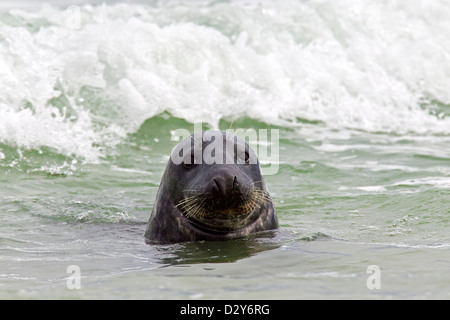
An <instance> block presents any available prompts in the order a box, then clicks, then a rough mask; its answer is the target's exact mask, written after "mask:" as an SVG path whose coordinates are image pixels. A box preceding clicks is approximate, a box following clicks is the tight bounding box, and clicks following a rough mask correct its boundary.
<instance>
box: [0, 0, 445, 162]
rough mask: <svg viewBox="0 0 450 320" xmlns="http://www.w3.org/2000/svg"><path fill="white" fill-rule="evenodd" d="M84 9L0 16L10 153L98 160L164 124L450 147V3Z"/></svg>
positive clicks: (1, 107) (0, 116)
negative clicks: (340, 133) (347, 134)
mask: <svg viewBox="0 0 450 320" xmlns="http://www.w3.org/2000/svg"><path fill="white" fill-rule="evenodd" d="M79 8H80V10H79V12H80V24H79V28H74V25H71V24H68V21H67V19H69V18H70V16H68V13H67V12H66V10H64V8H55V7H50V6H46V7H43V8H42V9H41V10H40V11H37V12H26V11H19V10H13V11H10V12H9V13H5V14H4V15H3V16H2V18H1V19H2V21H0V24H1V31H0V87H1V88H2V95H1V96H0V142H3V143H9V144H14V145H17V146H20V147H24V148H39V147H40V146H49V147H52V148H55V149H56V150H57V151H58V152H61V153H64V154H75V155H78V156H82V157H85V158H87V159H97V158H98V157H99V156H101V155H102V153H103V152H104V151H103V149H102V148H103V147H104V146H105V145H106V146H114V145H115V144H116V143H118V142H120V141H121V139H123V137H124V136H125V135H126V134H127V133H130V132H135V131H136V130H137V129H138V128H139V126H140V125H141V124H142V123H143V122H144V121H145V120H146V119H147V118H149V117H152V116H154V115H156V114H159V113H161V112H163V111H168V112H170V113H172V114H173V115H174V116H177V117H181V118H184V119H186V120H188V121H191V122H195V121H202V122H209V123H211V124H212V125H213V126H216V127H217V123H218V121H219V120H220V119H221V118H236V117H241V116H248V117H251V118H256V119H259V120H262V121H266V122H269V123H272V124H276V125H292V123H293V122H294V123H295V122H296V119H297V118H301V119H307V120H317V121H321V122H323V123H325V125H326V126H328V127H330V128H341V129H342V128H353V129H357V130H363V131H371V132H379V131H383V132H395V133H397V134H404V133H412V134H414V135H417V134H421V135H428V134H437V135H448V134H450V117H449V116H448V115H447V116H446V114H445V112H437V113H435V114H433V112H431V111H430V110H429V107H428V105H427V103H426V102H427V101H439V102H440V103H443V104H450V91H449V90H448V88H449V87H450V77H449V76H448V75H449V74H450V69H449V68H450V67H449V64H448V63H447V62H448V57H447V52H450V44H449V42H448V41H447V39H448V38H450V23H449V22H448V16H449V13H450V4H449V2H448V1H438V0H436V1H433V3H432V4H430V3H429V2H428V1H426V2H425V1H421V0H412V1H408V4H403V3H394V2H391V1H387V0H385V1H378V2H377V3H376V4H375V3H373V2H371V1H362V0H361V1H353V0H348V1H314V2H311V1H305V2H300V1H299V2H288V1H286V2H284V1H283V2H278V1H277V2H276V3H274V2H269V1H264V2H262V3H261V4H260V5H256V4H255V5H248V4H246V2H244V1H231V2H228V3H215V4H212V2H211V3H210V4H209V5H207V4H205V3H202V2H189V3H183V4H174V3H171V2H167V3H164V2H163V3H160V4H158V5H157V6H154V7H151V6H147V5H144V4H131V3H130V4H117V5H100V6H94V7H93V6H83V7H79ZM327 151H328V150H327Z"/></svg>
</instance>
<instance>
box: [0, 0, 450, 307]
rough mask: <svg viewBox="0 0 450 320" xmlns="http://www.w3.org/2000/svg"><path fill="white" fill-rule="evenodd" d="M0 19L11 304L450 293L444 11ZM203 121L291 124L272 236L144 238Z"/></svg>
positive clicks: (150, 7)
mask: <svg viewBox="0 0 450 320" xmlns="http://www.w3.org/2000/svg"><path fill="white" fill-rule="evenodd" d="M72 4H75V5H76V6H71V7H70V5H72ZM0 8H1V9H0V90H1V95H0V199H1V202H0V297H1V298H3V299H36V298H44V299H47V298H48V299H50V298H51V299H55V298H56V299H71V298H74V299H94V298H95V299H98V298H100V299H116V298H125V299H127V298H133V299H217V298H223V299H308V298H319V299H335V298H343V299H356V298H363V299H424V298H438V299H448V298H449V297H450V275H449V272H448V270H449V266H450V255H449V252H450V251H449V250H450V236H449V234H450V232H449V217H450V205H449V203H450V93H449V91H448V87H449V86H450V80H449V79H450V68H449V63H448V61H449V60H448V58H449V57H448V53H449V52H450V48H449V42H448V41H447V39H448V38H449V37H450V23H449V22H448V21H450V19H449V17H450V4H449V3H448V2H447V1H434V2H433V3H429V1H427V2H425V1H408V2H407V3H406V2H405V3H403V2H392V1H377V2H376V3H375V2H369V1H339V2H337V1H283V2H278V1H277V3H276V4H275V3H272V2H268V1H261V2H245V1H216V2H213V1H202V2H189V4H187V3H182V4H180V3H177V2H173V1H168V2H156V1H155V2H152V3H148V2H147V3H145V2H143V1H142V2H138V1H136V2H132V1H129V2H126V3H121V2H120V1H109V2H106V3H105V4H102V3H101V2H91V3H88V2H87V1H77V2H69V1H54V2H52V3H51V4H50V5H44V6H42V5H41V4H40V3H39V5H38V4H37V3H36V2H29V1H28V2H27V1H22V2H17V1H14V2H3V3H2V5H1V7H0ZM194 122H202V123H203V124H204V125H205V127H207V128H212V129H218V128H219V129H227V128H230V126H231V127H232V128H254V129H279V130H280V131H279V132H280V141H279V161H278V163H277V164H278V171H277V172H276V174H273V175H268V176H266V182H267V184H268V186H269V189H270V191H271V193H272V197H273V199H274V202H275V206H276V210H277V213H278V217H279V220H280V224H281V227H280V230H278V231H277V232H276V233H275V234H274V235H273V236H272V237H250V238H248V239H240V240H235V241H229V242H219V243H216V242H199V243H184V244H174V245H165V246H150V245H147V244H145V242H144V237H143V234H144V231H145V227H146V222H147V220H148V217H149V214H150V212H151V209H152V206H153V201H154V198H155V196H156V191H157V188H158V185H159V182H160V179H161V176H162V172H163V170H164V168H165V164H166V161H167V159H168V156H169V154H170V151H171V150H172V148H173V146H174V145H175V143H176V142H173V141H171V136H172V134H171V131H172V132H173V130H175V129H178V128H186V129H188V130H190V131H192V130H193V128H194V125H193V123H194ZM372 265H375V266H377V267H379V273H378V275H379V276H380V277H379V278H377V279H375V278H374V276H376V275H377V274H376V273H371V272H370V270H372V269H370V268H369V266H372ZM69 266H77V267H78V268H79V271H80V274H81V280H80V285H81V289H74V290H70V289H69V288H68V284H69V287H70V283H71V282H70V279H71V278H70V277H71V276H72V273H70V270H71V269H70V268H69ZM68 268H69V273H68V272H67V271H68ZM368 268H369V273H368V272H367V271H368ZM68 280H69V281H68ZM372 280H373V281H372ZM375 282H378V283H379V284H380V285H381V287H380V288H379V289H376V288H375V289H370V287H371V284H374V283H375Z"/></svg>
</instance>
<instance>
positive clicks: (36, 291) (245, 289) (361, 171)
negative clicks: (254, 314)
mask: <svg viewBox="0 0 450 320" xmlns="http://www.w3.org/2000/svg"><path fill="white" fill-rule="evenodd" d="M246 125H251V127H252V128H256V129H257V128H271V127H268V126H267V125H265V124H264V123H260V122H256V121H252V120H249V119H246V120H241V121H239V120H237V121H234V123H233V126H235V127H236V128H237V127H240V128H245V126H246ZM220 126H221V128H222V129H225V128H229V126H230V123H229V122H226V121H222V122H221V124H220ZM181 127H184V128H187V129H189V128H192V127H193V126H192V124H189V123H187V122H185V121H183V120H180V119H176V118H173V117H169V118H167V116H164V117H155V118H152V119H149V120H147V121H146V122H145V123H144V124H143V125H142V126H141V128H140V129H139V130H138V131H137V132H136V133H135V134H131V135H130V136H129V137H128V138H127V139H126V140H125V141H124V142H123V143H122V144H121V145H120V146H118V147H116V148H114V149H111V150H107V151H106V154H107V156H106V157H105V158H104V159H102V160H101V161H100V163H98V164H84V163H83V161H82V160H79V159H78V160H77V159H75V158H70V157H63V156H61V155H58V154H55V153H52V151H51V150H49V149H46V148H41V149H40V150H28V151H27V150H19V151H20V152H18V151H17V150H14V148H10V147H7V146H5V145H1V150H2V153H4V154H5V155H6V157H5V158H4V159H2V160H1V162H0V168H1V180H0V183H1V191H0V193H1V198H2V199H3V201H2V202H1V207H0V220H1V225H0V228H1V233H0V234H1V236H0V237H1V238H0V239H1V248H2V251H1V260H0V264H1V274H0V279H1V286H0V297H1V298H7V299H16V298H25V299H28V298H33V299H37V298H39V299H40V298H57V299H60V298H63V299H67V298H69V299H70V298H76V299H78V298H80V299H90V298H100V299H103V298H105V299H110V298H114V299H115V298H133V299H136V298H137V299H197V298H200V299H218V298H225V299H303V298H321V299H322V298H325V299H327V298H330V299H334V298H345V299H347V298H350V299H354V298H375V299H378V298H442V299H447V298H449V293H450V291H449V287H450V276H449V274H448V267H449V264H450V259H449V255H448V252H449V251H448V250H449V247H450V239H449V233H448V225H449V220H448V219H449V215H450V211H449V206H448V203H449V201H450V195H449V190H448V188H449V172H448V168H449V167H448V161H449V159H448V158H446V157H445V156H446V153H447V152H448V151H447V150H443V149H442V148H439V146H440V144H441V146H442V147H444V145H445V144H446V143H448V138H447V137H434V138H435V139H436V141H435V143H433V144H430V143H429V142H428V141H423V140H422V139H420V137H414V136H411V137H398V136H395V135H387V134H368V133H362V132H356V131H352V130H332V131H331V132H330V130H329V129H327V128H325V127H323V126H321V125H320V124H302V125H301V126H300V127H299V128H297V129H283V128H281V130H280V166H279V170H278V173H277V174H275V175H271V176H266V182H267V184H268V186H269V189H270V191H271V193H272V196H273V199H274V202H275V206H276V210H277V214H278V217H279V220H280V229H279V230H278V231H277V232H276V233H275V234H274V235H271V236H264V237H250V238H249V239H240V240H235V241H228V242H217V243H216V242H199V243H185V244H174V245H161V246H150V245H146V244H145V243H144V237H143V233H144V230H145V226H146V222H147V219H148V217H149V214H150V212H151V208H152V205H153V201H154V198H155V196H156V191H157V187H158V185H159V181H160V179H161V175H162V172H163V170H164V168H165V164H166V161H167V157H168V154H169V153H170V151H171V149H172V147H173V146H174V145H175V144H174V143H175V142H172V141H170V130H174V129H176V128H181ZM325 133H326V134H327V135H328V136H329V137H330V138H327V139H323V135H324V134H325ZM155 138H156V139H155ZM431 148H433V150H434V152H435V153H433V154H430V152H429V151H430V150H431ZM439 150H441V151H442V154H441V155H439V154H438V153H439ZM70 265H77V266H79V268H80V271H81V289H73V290H70V289H68V287H67V278H68V277H69V276H70V273H66V270H67V267H68V266H70ZM370 265H377V266H379V268H380V270H381V271H380V273H381V278H380V283H381V288H380V289H372V290H370V289H369V288H368V287H367V284H366V282H367V279H368V278H369V276H370V275H371V274H370V273H367V268H368V267H369V266H370Z"/></svg>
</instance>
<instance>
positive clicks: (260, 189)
mask: <svg viewBox="0 0 450 320" xmlns="http://www.w3.org/2000/svg"><path fill="white" fill-rule="evenodd" d="M277 228H278V219H277V216H276V213H275V208H274V205H273V202H272V198H271V196H270V194H269V192H268V189H267V186H266V184H265V182H264V179H263V176H262V173H261V168H260V165H259V160H258V159H257V157H256V154H255V152H254V151H253V150H252V149H251V148H250V146H249V145H248V144H247V143H246V142H245V141H244V140H243V139H242V138H240V137H238V136H236V135H234V134H230V133H227V132H225V131H204V132H197V133H194V134H192V135H191V136H190V137H187V138H185V139H184V140H183V141H182V142H181V143H180V144H179V145H178V146H177V147H176V148H175V149H174V151H173V152H172V155H171V156H170V159H169V161H168V163H167V166H166V169H165V171H164V174H163V176H162V179H161V183H160V186H159V189H158V192H157V195H156V199H155V202H154V206H153V210H152V213H151V215H150V218H149V220H148V224H147V229H146V231H145V241H146V242H147V243H174V242H186V241H199V240H229V239H236V238H241V237H245V236H247V235H249V234H252V233H257V232H261V231H266V230H274V229H277Z"/></svg>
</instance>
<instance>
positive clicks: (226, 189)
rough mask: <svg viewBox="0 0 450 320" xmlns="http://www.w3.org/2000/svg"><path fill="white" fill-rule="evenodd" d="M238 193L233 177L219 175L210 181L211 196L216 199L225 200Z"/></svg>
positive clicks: (236, 181) (234, 177) (236, 182)
mask: <svg viewBox="0 0 450 320" xmlns="http://www.w3.org/2000/svg"><path fill="white" fill-rule="evenodd" d="M236 192H239V182H238V179H237V177H236V176H235V175H219V176H216V177H214V178H213V179H212V182H211V194H212V195H213V197H214V198H216V199H226V198H230V197H232V196H233V194H234V193H236Z"/></svg>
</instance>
